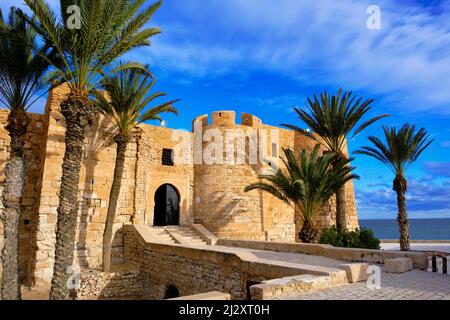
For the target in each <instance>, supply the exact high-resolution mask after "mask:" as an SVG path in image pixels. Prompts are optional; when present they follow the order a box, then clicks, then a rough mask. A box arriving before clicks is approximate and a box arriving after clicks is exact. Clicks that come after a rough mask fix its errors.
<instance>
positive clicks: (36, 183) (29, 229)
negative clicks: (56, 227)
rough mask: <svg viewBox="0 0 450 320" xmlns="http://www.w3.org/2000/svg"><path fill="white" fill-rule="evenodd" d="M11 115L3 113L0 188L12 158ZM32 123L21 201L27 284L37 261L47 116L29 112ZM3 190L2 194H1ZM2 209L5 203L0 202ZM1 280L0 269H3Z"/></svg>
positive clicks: (0, 115) (22, 256)
mask: <svg viewBox="0 0 450 320" xmlns="http://www.w3.org/2000/svg"><path fill="white" fill-rule="evenodd" d="M8 114H9V112H8V111H7V110H0V185H1V186H3V182H4V179H5V177H4V169H5V165H6V161H7V159H8V155H9V143H10V138H9V135H8V132H7V130H6V129H5V126H6V123H7V118H8ZM29 117H30V120H31V122H30V124H29V126H28V133H27V135H26V137H25V145H24V148H25V159H26V172H27V175H26V179H25V185H24V196H23V200H22V208H23V215H22V216H21V218H20V222H19V223H20V225H19V228H20V231H19V232H20V240H19V277H20V279H21V281H23V282H25V283H27V280H28V279H27V276H28V274H29V272H30V270H31V267H32V264H33V262H34V255H35V252H34V249H33V243H34V241H35V237H36V234H35V229H36V225H37V221H38V203H39V189H40V184H41V174H42V172H41V171H42V163H43V160H44V159H43V156H44V154H43V153H42V146H43V144H44V143H45V134H44V133H45V132H44V122H45V119H44V116H43V115H39V114H34V113H29ZM2 189H3V188H2V187H0V192H1V191H2ZM0 207H1V208H2V207H3V204H2V203H1V202H0ZM2 247H3V226H2V224H1V222H0V252H1V248H2ZM0 278H1V266H0Z"/></svg>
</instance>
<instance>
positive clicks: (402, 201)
mask: <svg viewBox="0 0 450 320" xmlns="http://www.w3.org/2000/svg"><path fill="white" fill-rule="evenodd" d="M407 188H408V185H407V182H406V179H405V178H404V177H403V176H402V175H398V176H397V177H396V178H395V180H394V191H395V192H396V193H397V206H398V216H397V222H398V227H399V231H400V250H402V251H409V250H410V246H409V221H408V214H407V212H406V196H405V194H406V191H407Z"/></svg>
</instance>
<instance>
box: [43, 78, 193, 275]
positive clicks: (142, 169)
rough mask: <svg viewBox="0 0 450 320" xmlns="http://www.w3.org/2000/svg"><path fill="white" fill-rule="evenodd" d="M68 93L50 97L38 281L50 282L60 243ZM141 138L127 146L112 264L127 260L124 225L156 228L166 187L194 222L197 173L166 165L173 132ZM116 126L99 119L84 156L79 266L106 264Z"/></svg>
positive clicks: (147, 129) (148, 131)
mask: <svg viewBox="0 0 450 320" xmlns="http://www.w3.org/2000/svg"><path fill="white" fill-rule="evenodd" d="M66 94H67V88H65V87H64V86H61V87H58V88H56V89H54V90H53V91H52V92H50V94H49V99H48V102H47V107H46V113H45V116H46V117H47V128H46V131H47V140H46V146H45V148H43V151H44V153H45V164H44V166H43V173H42V181H43V184H42V189H41V190H40V194H41V199H40V206H39V224H38V226H37V241H36V251H37V254H36V267H35V269H34V275H35V278H36V279H37V280H39V279H42V280H44V281H45V282H48V280H49V279H50V278H51V275H52V271H53V257H54V244H55V227H56V209H57V207H58V203H59V199H58V191H59V187H60V183H61V173H62V167H61V165H62V161H63V157H64V151H65V142H64V133H65V121H64V118H63V117H62V115H61V114H60V111H59V105H60V102H61V101H62V100H63V99H64V97H65V95H66ZM141 129H142V131H141V135H140V138H138V139H135V140H133V141H131V142H130V143H129V144H128V149H127V153H126V161H125V168H124V176H123V180H122V186H121V192H120V196H119V203H118V211H117V212H116V218H115V224H114V233H115V236H114V239H113V248H112V254H113V259H112V262H113V263H116V264H117V263H122V262H123V234H122V231H121V229H122V227H123V225H124V224H125V223H131V222H134V223H144V222H145V223H149V224H153V207H154V194H155V191H156V189H157V188H158V187H159V186H161V185H162V184H165V183H170V184H172V185H174V186H175V187H176V188H177V189H178V191H179V193H180V197H181V210H180V215H181V219H180V220H181V222H185V223H187V222H189V221H190V220H189V219H191V220H192V218H191V217H192V209H191V204H192V200H191V197H192V191H191V189H192V169H189V167H187V166H173V167H169V166H162V165H161V157H162V149H163V148H173V147H174V145H175V144H176V141H171V135H172V133H173V130H171V129H166V128H162V127H154V126H147V125H144V126H142V128H141ZM113 135H114V131H113V128H112V127H111V125H110V124H109V122H108V121H107V119H105V118H104V117H103V116H97V118H96V119H95V121H94V123H93V125H92V126H91V127H90V128H89V130H88V132H87V138H86V140H85V143H84V157H83V161H82V166H81V172H80V182H79V195H78V201H79V203H80V210H79V214H78V227H77V234H76V248H75V257H74V260H75V261H74V262H75V263H76V264H79V265H80V266H82V267H90V268H98V267H99V266H100V265H101V246H102V236H103V229H104V224H105V221H106V215H107V209H108V201H109V192H110V188H111V184H112V180H113V173H114V164H115V155H116V147H115V144H114V143H113V141H112V137H113Z"/></svg>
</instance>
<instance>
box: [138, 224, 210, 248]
mask: <svg viewBox="0 0 450 320" xmlns="http://www.w3.org/2000/svg"><path fill="white" fill-rule="evenodd" d="M146 229H147V230H148V233H149V236H150V237H151V240H152V241H155V242H158V243H167V244H183V245H193V246H203V245H207V243H206V242H205V241H204V240H203V239H202V238H201V237H200V236H199V235H198V234H197V233H196V232H195V231H194V230H192V229H191V228H189V227H179V226H166V227H151V226H146Z"/></svg>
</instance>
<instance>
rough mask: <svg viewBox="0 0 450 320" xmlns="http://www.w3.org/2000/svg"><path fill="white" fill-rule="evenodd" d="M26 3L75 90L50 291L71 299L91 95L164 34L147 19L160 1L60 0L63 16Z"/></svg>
mask: <svg viewBox="0 0 450 320" xmlns="http://www.w3.org/2000/svg"><path fill="white" fill-rule="evenodd" d="M25 3H26V4H27V5H28V7H29V8H30V9H31V11H32V13H33V14H34V17H35V18H34V19H33V20H31V19H30V23H31V25H32V26H33V28H34V29H35V30H36V31H37V32H38V33H39V34H40V36H41V37H42V38H43V39H44V40H45V41H48V42H49V43H50V44H51V45H52V47H53V48H54V49H55V50H56V51H57V53H58V55H59V56H60V57H61V59H62V63H61V65H59V66H54V68H55V70H54V72H53V77H54V79H56V80H57V81H55V84H58V83H63V82H65V83H67V85H68V87H69V89H70V93H69V94H68V96H67V97H66V98H65V100H64V101H63V102H62V103H61V105H60V107H61V113H62V115H63V117H64V118H65V120H66V127H67V130H66V133H65V143H66V149H65V154H64V159H63V165H62V177H61V189H60V193H59V206H58V209H57V211H58V220H57V228H56V245H55V263H54V268H53V279H52V286H51V290H50V298H51V299H67V298H68V296H69V288H68V286H67V280H68V278H69V273H68V272H67V270H68V268H69V267H70V266H71V265H72V263H73V251H74V240H75V229H76V221H77V214H78V207H79V204H78V182H79V175H80V166H81V159H82V155H83V141H84V138H85V130H86V128H87V126H88V125H89V124H90V123H91V121H92V119H93V110H94V108H93V106H92V102H91V101H90V99H89V95H90V94H91V93H92V91H93V90H94V89H95V88H97V87H98V83H99V81H100V79H101V77H102V76H103V75H104V73H105V72H106V71H105V70H108V68H109V66H110V65H111V63H112V62H114V61H115V60H116V59H117V58H118V57H120V56H122V55H123V54H124V53H126V52H128V51H130V50H131V49H133V48H136V47H140V46H146V45H149V44H150V42H149V38H150V37H152V36H154V35H156V34H158V33H160V30H159V29H158V28H149V27H146V24H147V22H149V20H150V19H151V17H152V16H153V14H154V13H155V11H156V10H157V9H158V8H159V7H160V5H161V1H158V2H156V3H154V4H152V5H148V6H145V7H144V3H145V0H135V1H129V0H102V1H99V0H71V1H66V0H61V1H60V8H61V12H60V19H58V18H57V15H56V13H55V12H54V11H53V10H51V9H50V7H49V5H48V4H47V3H46V2H45V1H44V0H25ZM74 5H76V6H77V7H78V8H79V9H80V16H77V15H75V16H74V15H73V14H70V12H73V11H71V10H68V7H69V6H74ZM69 9H70V8H69ZM68 12H69V13H68ZM74 19H75V20H76V19H80V21H79V22H80V23H79V27H80V28H78V29H77V23H76V21H75V23H72V24H73V25H74V26H73V25H72V26H71V28H69V27H68V25H67V24H66V23H67V22H69V21H71V22H73V20H74ZM132 67H134V68H140V67H142V66H139V65H138V64H128V65H122V66H120V68H122V69H124V68H132ZM109 71H111V70H109Z"/></svg>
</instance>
